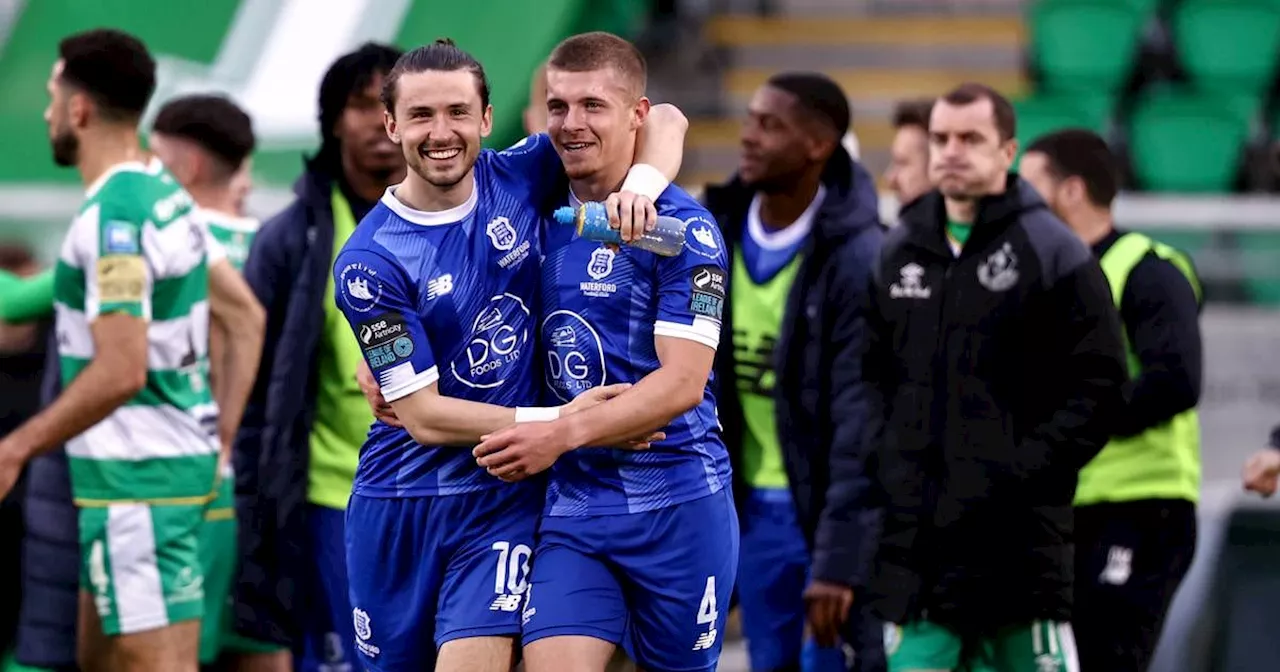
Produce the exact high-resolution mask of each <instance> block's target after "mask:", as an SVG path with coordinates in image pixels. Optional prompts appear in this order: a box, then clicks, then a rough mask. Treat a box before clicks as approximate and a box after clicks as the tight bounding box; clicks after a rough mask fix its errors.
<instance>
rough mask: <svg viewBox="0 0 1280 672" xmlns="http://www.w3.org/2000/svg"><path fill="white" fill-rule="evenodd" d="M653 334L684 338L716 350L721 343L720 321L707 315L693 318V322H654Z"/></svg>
mask: <svg viewBox="0 0 1280 672" xmlns="http://www.w3.org/2000/svg"><path fill="white" fill-rule="evenodd" d="M653 335H654V336H668V337H670V338H683V339H686V340H690V341H695V342H698V343H701V344H703V345H705V346H707V347H708V348H711V349H712V350H715V349H716V348H717V347H719V345H720V323H719V322H716V321H715V320H711V319H708V318H705V317H695V318H693V324H680V323H679V322H665V321H663V320H658V321H657V322H654V323H653Z"/></svg>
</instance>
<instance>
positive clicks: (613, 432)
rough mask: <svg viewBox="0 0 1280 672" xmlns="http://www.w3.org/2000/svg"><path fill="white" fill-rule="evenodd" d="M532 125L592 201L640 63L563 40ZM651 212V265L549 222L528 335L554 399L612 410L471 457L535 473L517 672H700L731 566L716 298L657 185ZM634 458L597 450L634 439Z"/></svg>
mask: <svg viewBox="0 0 1280 672" xmlns="http://www.w3.org/2000/svg"><path fill="white" fill-rule="evenodd" d="M547 83H548V111H549V117H550V119H549V131H550V134H551V138H552V141H553V142H554V143H555V145H556V149H557V151H558V152H559V153H560V157H561V159H562V160H563V162H564V167H565V171H566V173H567V174H568V177H569V180H570V188H571V192H570V193H569V194H566V195H565V196H566V198H565V200H564V202H567V203H568V204H570V205H576V204H577V203H578V201H579V199H581V200H602V199H603V198H604V196H605V194H607V193H608V192H609V191H610V190H612V189H613V188H614V187H615V186H616V185H617V184H619V183H620V182H622V180H623V178H624V174H625V173H626V171H627V166H628V165H629V158H630V156H631V155H632V153H633V152H634V146H633V145H634V142H635V140H634V138H635V133H636V130H637V128H639V127H642V126H643V125H644V123H645V119H646V115H647V113H648V111H649V101H648V99H647V98H645V97H644V95H643V92H644V86H645V66H644V61H643V59H642V57H641V56H640V54H639V53H638V52H637V51H636V50H635V48H634V47H633V46H632V45H630V44H629V43H627V42H626V41H624V40H621V39H619V38H616V37H614V36H612V35H608V34H604V33H589V34H585V35H579V36H575V37H572V38H569V39H568V40H566V41H564V42H562V43H561V44H560V45H559V46H558V47H557V48H556V49H555V51H554V52H553V53H552V55H551V58H550V60H549V64H548V74H547ZM657 208H658V214H659V215H662V216H673V217H677V218H680V219H682V220H684V221H685V222H686V244H685V249H684V250H683V251H682V252H681V253H680V254H679V255H678V256H675V257H659V256H657V255H654V254H652V253H649V252H645V251H642V250H638V249H635V248H629V247H627V246H625V245H624V246H622V247H621V248H619V249H614V248H611V247H606V246H601V245H599V244H597V243H593V242H590V241H587V240H583V239H581V238H576V237H575V235H574V232H573V230H572V229H571V228H569V227H562V226H557V225H548V228H547V229H546V232H545V233H546V235H545V249H544V252H545V255H546V258H545V260H544V262H543V268H542V285H543V287H542V296H543V299H542V323H541V334H542V339H543V345H544V348H545V350H546V353H545V357H544V362H545V366H546V382H547V385H548V387H549V389H550V391H551V393H552V394H554V395H555V396H556V397H557V398H559V399H561V400H570V399H574V398H575V397H576V396H577V395H580V394H583V393H584V391H586V390H590V389H592V388H596V387H600V386H602V385H608V384H610V383H629V384H632V387H630V388H629V389H628V390H626V391H624V392H623V393H622V394H620V395H619V396H617V397H616V398H614V399H611V400H609V401H606V402H604V403H602V404H599V405H596V406H594V407H592V408H589V409H586V410H583V411H582V412H579V413H575V414H573V415H571V416H565V417H561V418H559V419H557V420H554V421H551V422H545V423H528V424H521V425H516V426H514V427H509V428H507V429H504V430H502V431H500V432H497V433H495V434H493V435H492V436H490V437H488V439H487V440H486V441H485V442H484V443H483V444H481V445H480V446H478V447H477V448H476V451H475V452H476V455H477V458H478V462H479V463H480V464H481V465H482V466H484V467H485V468H486V469H488V470H489V472H490V473H493V474H496V475H498V476H499V477H501V478H504V479H509V480H519V479H520V478H523V477H525V476H526V475H527V474H529V473H534V472H538V471H540V470H542V469H545V468H547V466H548V465H551V464H552V463H553V462H554V466H551V469H550V472H549V477H548V490H547V504H546V508H545V510H544V512H543V518H542V522H541V525H540V527H539V537H538V544H537V547H536V549H535V551H534V555H535V557H536V558H537V560H536V563H535V570H534V572H533V578H532V585H531V589H530V593H529V595H528V600H527V604H526V606H525V610H524V631H523V634H524V640H523V641H524V654H525V664H526V666H527V668H528V669H529V670H530V672H563V671H568V672H577V671H584V672H600V671H602V670H604V669H605V666H606V665H607V663H608V661H609V659H610V657H611V656H612V654H613V652H614V650H615V648H616V647H617V646H622V647H624V648H625V649H626V650H627V651H628V653H629V654H630V655H631V657H632V658H633V659H634V660H635V661H636V663H637V665H638V666H639V667H641V668H642V669H645V670H647V671H649V672H661V671H663V670H713V669H715V666H716V662H717V659H718V658H719V652H720V642H721V634H720V633H721V631H722V630H723V627H724V619H725V615H726V613H727V611H728V602H729V594H730V591H731V590H732V587H733V581H734V579H735V573H736V568H737V564H738V557H737V548H738V529H737V516H736V514H735V512H734V507H733V502H732V499H731V494H730V487H729V473H730V472H729V460H728V455H727V452H726V450H725V447H724V444H723V443H722V442H721V440H720V436H719V424H718V422H717V420H716V416H715V399H714V396H713V394H712V392H711V389H710V387H709V382H710V377H711V367H712V361H713V359H714V356H715V348H716V345H717V344H718V341H719V329H720V318H721V307H722V305H723V299H724V291H725V268H726V260H725V252H724V244H723V241H722V239H721V236H720V232H719V228H718V227H717V226H716V224H715V222H714V220H713V219H712V218H711V216H710V215H709V214H708V213H707V212H706V210H705V209H703V208H702V207H701V206H700V205H699V204H698V203H697V202H696V201H694V200H693V199H692V198H691V197H690V196H689V195H688V194H686V193H684V192H683V190H681V189H679V188H677V187H669V188H667V189H666V190H665V192H664V193H663V195H662V196H661V197H660V198H659V199H658V201H657ZM656 430H662V431H663V432H664V433H665V434H666V439H665V440H663V441H657V442H654V443H653V446H652V447H651V448H650V449H649V450H646V451H639V452H630V451H619V450H616V449H612V448H600V447H598V446H608V445H611V444H613V443H615V442H617V441H620V440H625V439H626V438H628V437H631V436H635V435H637V434H641V433H644V432H648V431H656Z"/></svg>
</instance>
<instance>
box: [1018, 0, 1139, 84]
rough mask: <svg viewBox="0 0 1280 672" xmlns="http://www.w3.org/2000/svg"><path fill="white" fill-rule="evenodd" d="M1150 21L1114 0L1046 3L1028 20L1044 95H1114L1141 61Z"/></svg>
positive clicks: (1038, 5) (1053, 0)
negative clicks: (1144, 32) (1142, 40)
mask: <svg viewBox="0 0 1280 672" xmlns="http://www.w3.org/2000/svg"><path fill="white" fill-rule="evenodd" d="M1146 18H1147V15H1146V14H1145V13H1143V12H1140V11H1138V10H1136V9H1134V8H1133V7H1131V6H1129V5H1128V4H1126V3H1122V2H1115V1H1114V0H1042V1H1041V2H1037V3H1036V4H1035V5H1032V7H1031V10H1030V12H1029V16H1028V20H1029V27H1030V33H1031V56H1032V58H1033V60H1034V61H1035V63H1036V66H1037V67H1038V68H1039V71H1040V73H1041V79H1042V81H1041V84H1042V88H1043V89H1045V90H1052V91H1088V92H1095V93H1112V92H1115V91H1117V90H1118V89H1120V87H1122V86H1124V84H1125V83H1126V81H1127V80H1128V78H1129V75H1130V73H1131V72H1132V71H1133V65H1134V61H1135V60H1136V59H1137V56H1138V45H1139V40H1140V38H1141V36H1142V26H1143V24H1144V23H1145V22H1146Z"/></svg>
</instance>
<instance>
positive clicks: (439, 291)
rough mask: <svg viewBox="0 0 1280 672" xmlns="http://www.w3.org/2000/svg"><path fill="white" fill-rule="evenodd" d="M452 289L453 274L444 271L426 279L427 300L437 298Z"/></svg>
mask: <svg viewBox="0 0 1280 672" xmlns="http://www.w3.org/2000/svg"><path fill="white" fill-rule="evenodd" d="M452 291H453V274H452V273H445V274H444V275H441V276H439V277H435V278H432V279H430V280H428V281H427V300H428V301H430V300H432V299H435V298H439V297H441V296H444V295H445V294H448V293H449V292H452Z"/></svg>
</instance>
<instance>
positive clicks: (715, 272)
mask: <svg viewBox="0 0 1280 672" xmlns="http://www.w3.org/2000/svg"><path fill="white" fill-rule="evenodd" d="M726 258H727V257H726V255H725V245H724V240H723V238H721V236H720V227H718V226H716V224H715V221H714V220H712V219H711V216H710V215H709V214H707V213H706V212H698V213H697V214H694V215H693V216H692V217H688V218H687V219H685V246H684V250H683V251H682V252H681V253H680V254H679V255H677V256H674V257H661V258H659V260H658V262H657V264H658V269H657V270H658V290H657V292H658V317H657V320H656V321H655V322H654V325H653V333H654V335H655V336H670V337H674V338H687V339H689V340H692V341H697V342H698V343H702V344H703V345H705V346H707V347H709V348H715V347H717V346H718V345H719V344H720V324H721V319H722V318H723V317H724V299H725V291H726V285H727V282H728V272H727V267H728V264H727V263H726Z"/></svg>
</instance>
